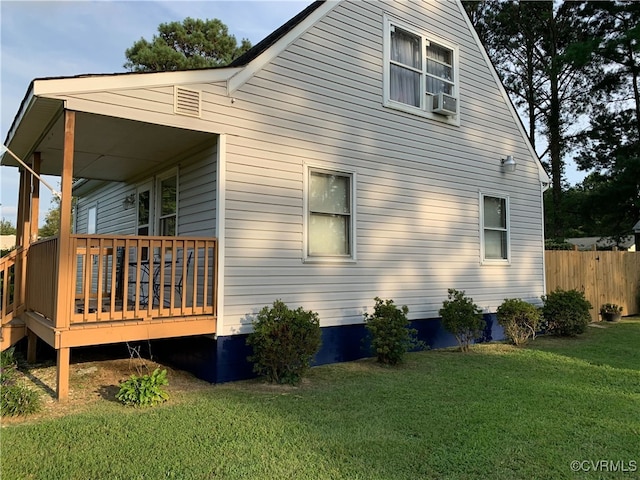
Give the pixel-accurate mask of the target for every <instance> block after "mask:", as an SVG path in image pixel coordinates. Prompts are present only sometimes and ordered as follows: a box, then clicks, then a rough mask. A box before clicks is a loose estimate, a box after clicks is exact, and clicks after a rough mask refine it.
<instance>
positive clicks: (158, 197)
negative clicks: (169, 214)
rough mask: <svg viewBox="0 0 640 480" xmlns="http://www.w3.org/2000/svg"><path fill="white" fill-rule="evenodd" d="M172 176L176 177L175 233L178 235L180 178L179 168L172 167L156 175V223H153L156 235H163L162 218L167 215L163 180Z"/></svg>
mask: <svg viewBox="0 0 640 480" xmlns="http://www.w3.org/2000/svg"><path fill="white" fill-rule="evenodd" d="M171 177H176V213H175V216H176V231H175V235H176V236H177V235H178V232H179V229H178V226H179V219H178V217H179V212H180V205H179V204H178V202H179V198H180V178H179V176H178V169H177V168H172V169H171V170H167V171H166V172H163V173H162V174H161V175H158V176H157V177H156V181H155V189H154V191H155V199H154V206H155V212H156V215H155V219H154V223H153V228H154V234H155V235H162V233H161V232H160V221H161V220H162V218H163V217H166V215H165V216H163V215H162V188H161V186H162V181H163V180H166V179H167V178H171Z"/></svg>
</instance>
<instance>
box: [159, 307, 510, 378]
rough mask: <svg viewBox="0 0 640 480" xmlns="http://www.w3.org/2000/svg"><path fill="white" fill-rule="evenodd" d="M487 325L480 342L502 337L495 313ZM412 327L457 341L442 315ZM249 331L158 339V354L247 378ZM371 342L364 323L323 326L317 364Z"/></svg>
mask: <svg viewBox="0 0 640 480" xmlns="http://www.w3.org/2000/svg"><path fill="white" fill-rule="evenodd" d="M484 319H485V321H486V322H487V327H486V328H485V331H484V333H483V336H482V338H481V339H479V340H478V341H479V342H490V341H493V340H502V339H503V338H504V332H503V331H502V327H501V326H500V325H499V324H498V322H497V320H496V316H495V314H486V315H485V316H484ZM411 328H415V329H416V330H417V331H418V339H419V340H422V341H423V342H425V343H427V344H428V345H429V347H430V348H445V347H452V346H455V345H457V343H456V340H455V337H454V336H453V335H451V334H450V333H448V332H447V331H445V330H444V328H443V327H442V323H441V322H440V319H439V318H435V319H428V320H414V321H412V322H411ZM246 340H247V335H231V336H225V337H218V338H217V339H213V338H208V337H185V338H179V339H170V340H159V341H156V342H154V346H153V350H154V354H155V355H156V356H157V357H159V358H161V359H163V360H166V361H168V362H170V363H171V364H173V365H175V366H176V367H178V368H181V369H183V370H187V371H190V372H192V373H193V374H194V375H196V376H197V377H198V378H201V379H203V380H206V381H208V382H211V383H224V382H231V381H235V380H244V379H247V378H252V377H254V376H255V374H254V373H253V367H252V365H251V364H250V363H249V361H248V360H247V357H248V356H249V355H251V348H250V347H248V346H247V344H246ZM369 356H371V353H370V351H369V342H368V341H367V330H366V328H365V326H364V324H358V325H345V326H341V327H324V328H323V329H322V347H321V348H320V351H319V352H318V353H317V354H316V356H315V358H314V360H313V364H314V365H325V364H328V363H338V362H349V361H353V360H357V359H359V358H364V357H369Z"/></svg>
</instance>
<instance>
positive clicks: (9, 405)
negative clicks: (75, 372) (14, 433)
mask: <svg viewBox="0 0 640 480" xmlns="http://www.w3.org/2000/svg"><path fill="white" fill-rule="evenodd" d="M17 373H18V370H17V362H16V360H15V357H14V349H13V348H10V349H8V350H5V351H4V352H2V353H1V354H0V416H3V417H4V416H18V415H29V414H31V413H35V412H37V411H39V410H40V408H41V406H42V402H41V399H40V395H39V394H38V393H37V392H36V391H35V390H31V389H30V388H28V387H26V386H24V385H20V384H18V383H17V378H18V374H17Z"/></svg>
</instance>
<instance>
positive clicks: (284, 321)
mask: <svg viewBox="0 0 640 480" xmlns="http://www.w3.org/2000/svg"><path fill="white" fill-rule="evenodd" d="M321 343H322V340H321V331H320V320H319V318H318V314H317V313H315V312H312V311H304V310H303V309H302V307H298V308H297V309H296V310H291V309H289V307H287V305H286V304H285V303H284V302H282V300H276V301H275V302H273V307H271V308H270V307H269V306H265V307H263V308H262V310H260V313H258V315H257V317H256V320H254V321H253V333H251V334H249V337H248V338H247V345H250V346H251V347H253V355H251V356H250V357H248V360H249V361H250V362H253V370H254V372H256V373H257V374H258V375H264V376H265V377H266V378H267V380H268V381H269V382H271V383H288V384H291V385H296V384H297V383H299V382H300V380H301V379H302V376H303V375H304V374H305V372H306V371H307V370H308V369H309V367H310V364H311V360H312V359H313V356H314V355H315V354H316V353H317V351H318V350H319V349H320V345H321Z"/></svg>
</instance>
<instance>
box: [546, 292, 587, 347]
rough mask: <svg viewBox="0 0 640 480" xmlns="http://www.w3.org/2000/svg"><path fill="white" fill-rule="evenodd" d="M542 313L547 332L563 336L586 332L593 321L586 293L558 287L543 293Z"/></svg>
mask: <svg viewBox="0 0 640 480" xmlns="http://www.w3.org/2000/svg"><path fill="white" fill-rule="evenodd" d="M542 301H543V302H544V306H543V307H542V315H543V317H544V322H545V327H546V331H547V333H551V334H553V335H558V336H561V337H573V336H576V335H579V334H581V333H584V331H585V330H586V328H587V325H588V324H589V322H591V315H590V314H589V310H590V309H591V303H589V301H588V300H587V299H586V298H585V297H584V293H582V292H579V291H577V290H562V289H561V288H558V289H556V290H554V291H553V292H551V293H550V294H549V295H543V296H542Z"/></svg>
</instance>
